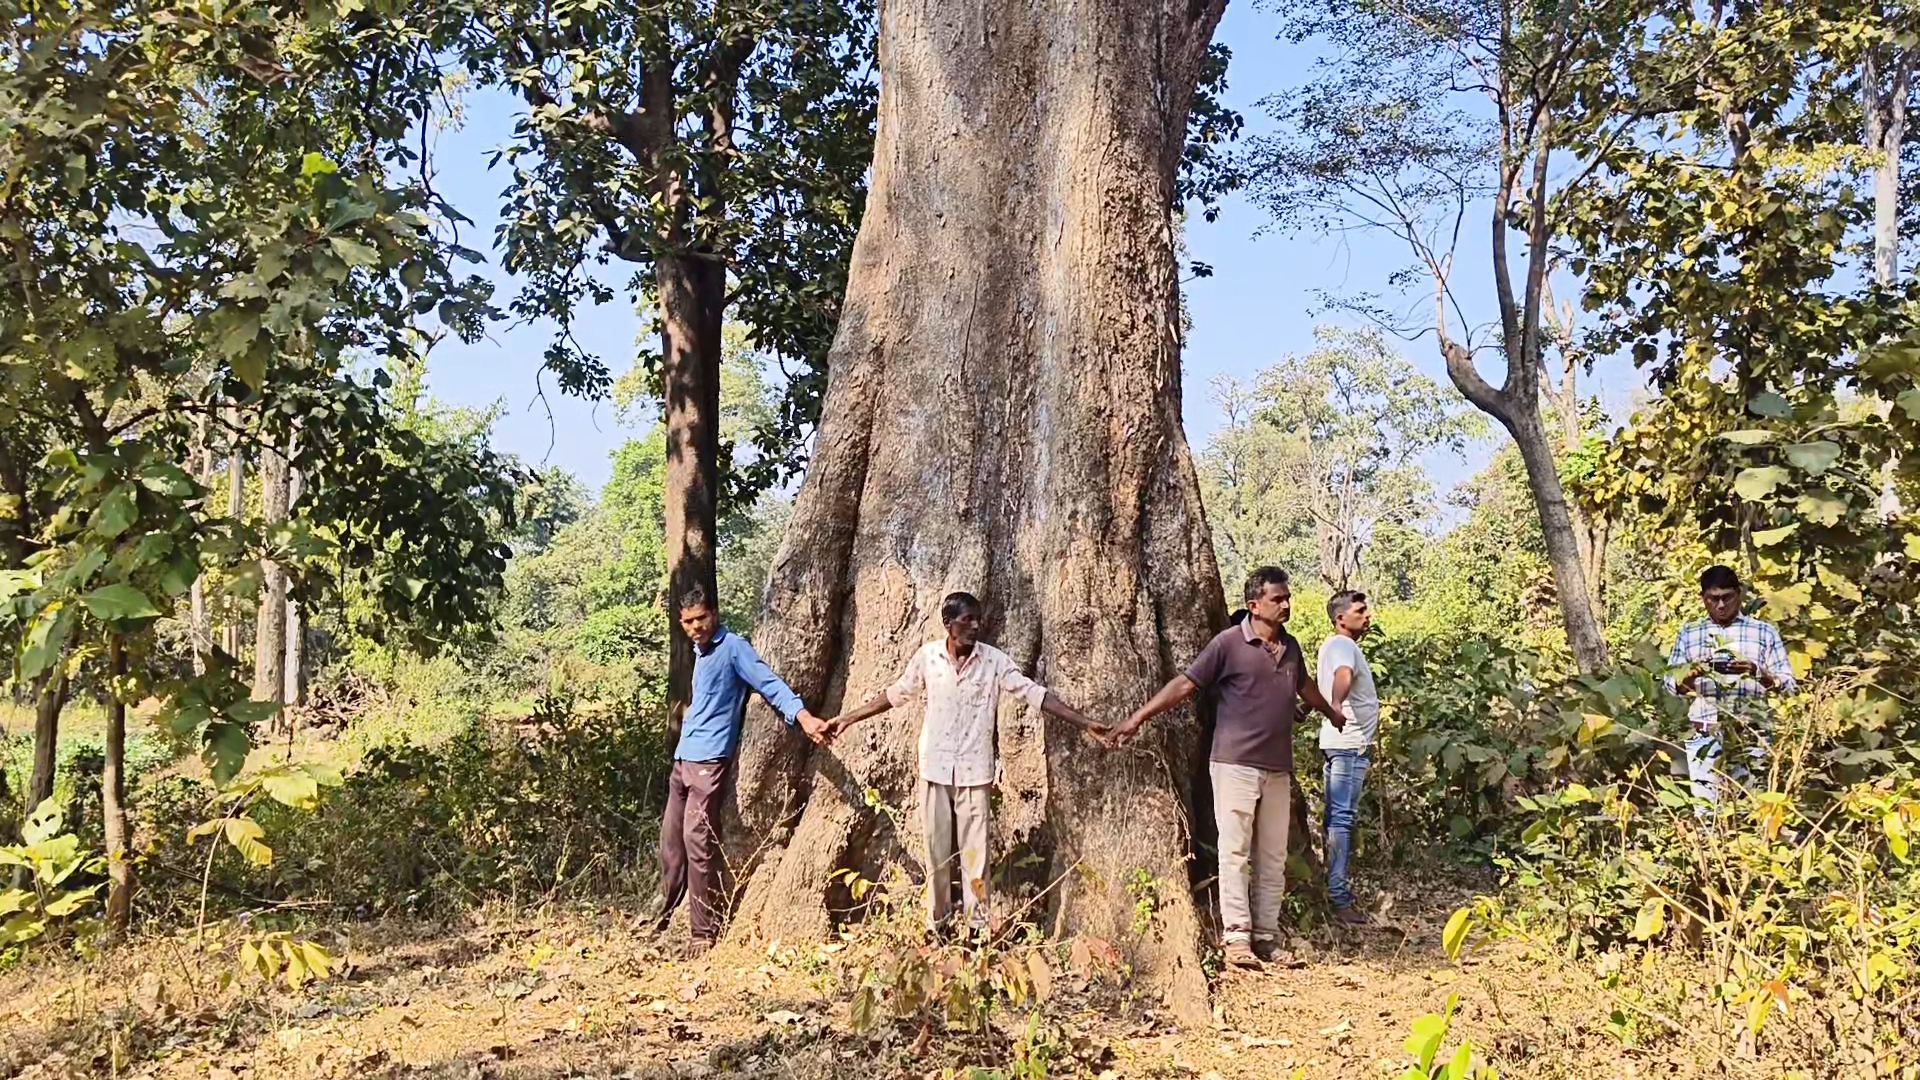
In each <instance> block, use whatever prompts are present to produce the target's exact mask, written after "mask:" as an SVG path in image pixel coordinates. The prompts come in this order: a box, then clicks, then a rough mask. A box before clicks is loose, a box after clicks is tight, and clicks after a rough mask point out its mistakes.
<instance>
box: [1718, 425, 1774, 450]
mask: <svg viewBox="0 0 1920 1080" xmlns="http://www.w3.org/2000/svg"><path fill="white" fill-rule="evenodd" d="M1720 437H1721V438H1723V439H1725V440H1727V441H1728V442H1730V443H1734V444H1736V445H1739V446H1759V445H1761V444H1762V443H1770V442H1772V441H1773V440H1774V439H1775V438H1777V437H1778V436H1777V435H1776V433H1774V432H1771V431H1768V430H1766V429H1765V428H1747V429H1745V430H1742V431H1728V432H1725V433H1723V434H1722V435H1721V436H1720Z"/></svg>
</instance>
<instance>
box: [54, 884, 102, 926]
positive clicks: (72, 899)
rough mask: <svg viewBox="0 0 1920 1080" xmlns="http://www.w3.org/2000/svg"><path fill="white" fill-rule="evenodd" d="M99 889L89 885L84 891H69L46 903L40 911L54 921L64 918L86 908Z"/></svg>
mask: <svg viewBox="0 0 1920 1080" xmlns="http://www.w3.org/2000/svg"><path fill="white" fill-rule="evenodd" d="M99 888H100V886H98V885H89V886H88V887H86V888H84V889H70V890H68V891H66V892H63V893H61V894H60V895H59V896H57V897H54V898H53V899H52V900H49V901H47V905H46V906H45V907H43V908H41V909H40V910H41V911H44V912H45V913H47V914H48V915H50V916H52V917H53V918H56V919H61V918H65V917H66V916H68V915H71V914H73V913H74V912H76V911H79V910H80V909H81V908H83V907H86V906H87V902H88V901H89V900H92V899H93V894H94V892H95V891H96V890H98V889H99Z"/></svg>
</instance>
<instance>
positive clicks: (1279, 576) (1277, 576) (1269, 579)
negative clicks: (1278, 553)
mask: <svg viewBox="0 0 1920 1080" xmlns="http://www.w3.org/2000/svg"><path fill="white" fill-rule="evenodd" d="M1286 583H1287V572H1286V571H1285V570H1282V569H1280V568H1279V567H1277V566H1259V567H1255V568H1254V571H1253V573H1251V574H1248V575H1247V587H1246V589H1245V590H1244V593H1243V595H1242V597H1241V598H1242V599H1244V600H1246V601H1248V602H1252V601H1254V600H1258V599H1260V592H1261V590H1263V589H1265V588H1266V587H1267V586H1269V585H1285V584H1286Z"/></svg>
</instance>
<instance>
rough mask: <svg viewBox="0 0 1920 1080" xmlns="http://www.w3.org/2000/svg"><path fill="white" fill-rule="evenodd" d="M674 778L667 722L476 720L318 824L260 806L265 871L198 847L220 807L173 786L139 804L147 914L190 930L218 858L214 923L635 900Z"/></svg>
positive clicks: (348, 790) (577, 717)
mask: <svg viewBox="0 0 1920 1080" xmlns="http://www.w3.org/2000/svg"><path fill="white" fill-rule="evenodd" d="M665 773H666V728H665V722H664V716H663V714H662V713H660V712H658V711H653V710H644V711H643V710H641V709H637V708H605V707H603V708H577V707H576V706H575V703H574V702H573V701H571V700H570V699H566V698H551V697H550V698H547V699H545V700H543V701H542V702H541V703H540V705H539V707H538V708H537V709H536V711H535V713H534V715H533V717H532V718H531V719H530V720H528V721H525V722H522V723H514V722H510V721H505V720H500V719H492V718H474V719H471V720H469V721H467V722H466V724H465V726H464V727H463V728H462V729H461V730H460V731H459V732H458V733H457V734H455V735H454V736H453V737H451V738H449V739H446V740H444V741H442V742H439V743H436V744H432V745H426V746H421V745H414V744H410V743H405V742H393V743H388V744H383V745H379V746H375V747H373V748H372V749H370V750H369V751H368V752H367V754H366V756H365V757H364V759H363V760H362V761H361V762H360V763H359V765H358V766H357V767H355V768H354V769H353V770H352V771H351V772H350V773H349V774H348V775H347V777H346V779H345V783H344V785H343V787H342V788H341V789H340V790H338V791H335V792H332V793H329V794H328V795H326V796H325V797H324V798H323V799H322V800H321V802H320V804H319V806H318V808H317V809H315V810H313V811H311V812H308V811H301V810H297V809H293V808H290V807H286V806H282V805H280V804H278V803H273V802H263V803H261V804H260V805H259V806H258V807H257V808H256V809H255V811H254V815H253V816H254V817H255V818H256V819H257V820H258V821H259V822H260V824H261V825H262V826H263V827H264V828H265V830H266V838H265V839H266V843H268V844H269V845H270V846H271V847H272V848H273V851H274V858H273V862H272V865H271V866H268V867H265V868H255V867H252V866H249V865H248V864H247V863H246V862H245V861H244V860H243V859H241V858H240V857H239V856H238V855H237V854H236V853H235V852H233V851H231V850H226V849H222V848H218V847H215V848H212V849H209V848H207V847H205V846H198V847H189V846H187V845H186V843H185V841H184V838H185V835H186V831H187V830H188V829H189V828H191V827H192V826H193V825H195V824H197V823H199V822H200V821H202V820H204V819H205V818H207V817H208V810H207V807H208V806H209V805H210V803H211V800H212V799H213V797H214V795H215V792H214V790H213V788H212V786H211V785H209V784H207V783H205V782H203V781H196V780H188V779H184V778H177V777H176V778H171V779H169V780H167V781H165V782H163V783H161V784H157V785H154V786H153V787H152V788H150V789H149V790H147V791H145V792H143V793H142V794H141V797H140V798H139V799H137V800H136V802H135V805H136V807H137V808H138V809H139V812H140V819H141V824H142V826H143V829H142V837H143V841H144V844H143V849H144V853H143V860H144V866H145V867H146V868H148V870H149V872H148V874H147V878H148V881H149V882H150V883H151V885H152V886H153V889H152V890H150V894H149V896H148V898H147V902H146V906H147V909H148V911H149V913H150V914H151V915H153V916H154V917H157V918H161V919H172V920H179V919H183V918H188V917H190V913H192V912H193V911H195V910H196V909H197V906H198V903H199V887H200V883H201V880H202V877H203V874H206V873H207V871H208V866H207V862H206V860H207V859H209V858H211V859H212V866H211V874H210V877H209V881H210V883H211V884H210V891H211V892H212V893H213V895H212V896H211V898H210V899H211V904H212V909H213V910H214V911H216V912H226V911H230V910H239V909H242V908H245V907H247V906H250V905H259V904H264V903H274V902H279V901H285V900H289V899H295V898H298V899H303V900H308V901H313V902H319V903H323V904H326V905H329V906H332V907H335V908H339V909H344V910H347V911H350V912H352V913H354V914H357V915H372V914H380V913H386V912H394V911H406V912H423V911H431V910H445V909H448V908H457V907H461V906H465V905H469V904H473V903H478V902H481V901H484V900H488V899H493V898H506V899H509V900H512V901H514V902H527V901H536V900H541V899H545V898H547V897H551V896H554V895H557V894H560V893H563V892H566V891H570V890H574V889H582V890H600V891H615V892H618V891H633V890H636V889H638V888H640V887H642V886H643V885H646V884H649V883H650V881H651V878H650V874H651V872H652V865H653V859H654V842H655V838H656V836H657V829H658V826H659V813H660V808H661V806H662V804H663V803H664V797H665V792H664V790H663V789H662V787H661V785H660V782H659V780H658V778H659V777H662V776H664V775H665ZM636 778H644V779H640V780H638V781H637V782H636ZM155 890H162V891H164V893H165V895H164V896H156V895H153V892H154V891H155Z"/></svg>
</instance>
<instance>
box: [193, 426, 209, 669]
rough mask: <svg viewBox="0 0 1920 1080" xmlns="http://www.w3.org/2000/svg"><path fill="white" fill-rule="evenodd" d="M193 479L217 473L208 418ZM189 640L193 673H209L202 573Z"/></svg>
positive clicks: (198, 437) (197, 439) (198, 432)
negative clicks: (208, 434) (214, 466)
mask: <svg viewBox="0 0 1920 1080" xmlns="http://www.w3.org/2000/svg"><path fill="white" fill-rule="evenodd" d="M194 443H195V445H194V450H193V465H192V469H193V478H194V479H195V480H199V481H202V482H204V481H206V480H207V479H208V478H209V475H208V474H210V473H212V472H213V447H212V445H211V444H210V443H209V442H208V441H207V418H206V416H205V414H202V415H201V417H200V423H199V425H198V427H197V428H196V429H195V433H194ZM187 606H188V614H187V637H188V638H189V640H190V641H191V644H192V648H193V673H194V674H195V675H205V674H206V673H207V654H208V653H210V652H212V651H213V623H212V621H211V616H210V615H209V614H208V612H207V579H206V575H205V574H202V575H200V576H199V577H196V578H194V579H193V587H192V589H191V590H189V592H188V599H187Z"/></svg>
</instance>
